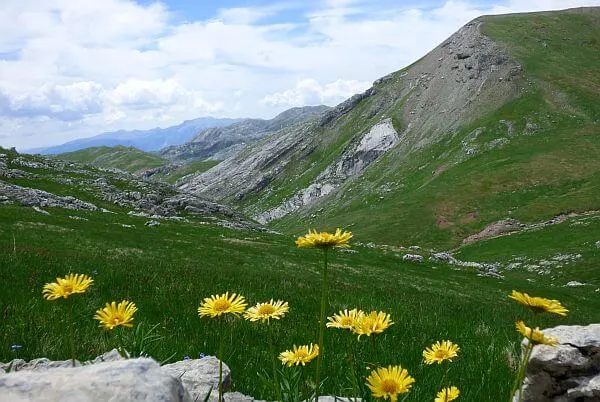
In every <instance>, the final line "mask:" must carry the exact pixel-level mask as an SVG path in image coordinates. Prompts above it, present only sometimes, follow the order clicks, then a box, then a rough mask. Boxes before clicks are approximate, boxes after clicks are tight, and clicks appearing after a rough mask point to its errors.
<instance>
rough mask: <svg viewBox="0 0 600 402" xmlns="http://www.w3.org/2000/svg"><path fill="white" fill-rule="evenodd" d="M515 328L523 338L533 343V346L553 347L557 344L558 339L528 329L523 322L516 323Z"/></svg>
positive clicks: (538, 330) (535, 329)
mask: <svg viewBox="0 0 600 402" xmlns="http://www.w3.org/2000/svg"><path fill="white" fill-rule="evenodd" d="M516 327H517V331H519V332H520V333H521V335H523V336H524V337H525V338H527V339H529V340H530V341H531V342H533V344H539V343H541V344H544V345H549V346H554V345H556V344H557V343H558V339H556V338H554V337H551V336H546V335H544V333H543V332H542V331H540V329H539V328H534V329H531V328H529V327H528V326H526V325H525V323H524V322H523V321H517V324H516Z"/></svg>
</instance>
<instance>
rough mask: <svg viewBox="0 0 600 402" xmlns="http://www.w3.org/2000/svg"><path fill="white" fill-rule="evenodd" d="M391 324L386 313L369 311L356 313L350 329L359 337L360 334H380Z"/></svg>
mask: <svg viewBox="0 0 600 402" xmlns="http://www.w3.org/2000/svg"><path fill="white" fill-rule="evenodd" d="M393 324H394V323H393V322H392V319H391V317H390V315H389V314H388V313H384V312H383V311H380V312H377V311H371V313H369V314H359V315H357V317H356V322H355V324H354V326H353V327H352V331H353V332H354V333H355V334H357V335H358V338H359V339H360V337H361V336H362V335H366V336H371V334H380V333H382V332H383V331H385V330H386V329H387V328H388V327H389V326H390V325H393Z"/></svg>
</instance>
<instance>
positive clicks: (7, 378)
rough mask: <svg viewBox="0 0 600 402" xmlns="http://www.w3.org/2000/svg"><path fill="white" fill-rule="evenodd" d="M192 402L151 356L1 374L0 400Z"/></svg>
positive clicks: (177, 380) (179, 383) (11, 401)
mask: <svg viewBox="0 0 600 402" xmlns="http://www.w3.org/2000/svg"><path fill="white" fill-rule="evenodd" d="M9 401H10V402H25V401H27V402H38V401H39V402H42V401H44V402H46V401H61V402H99V401H132V402H133V401H163V402H192V399H191V398H190V396H189V394H188V392H187V391H186V390H185V389H184V387H183V385H182V383H181V381H180V380H179V379H178V378H176V377H174V376H171V375H169V374H167V373H165V372H164V371H163V370H162V369H161V367H160V366H159V365H158V363H156V362H155V361H154V360H152V359H131V360H120V361H114V362H107V363H99V364H91V365H87V366H83V367H77V368H54V369H50V370H46V371H41V372H36V371H17V372H11V373H9V374H6V375H2V376H0V402H9Z"/></svg>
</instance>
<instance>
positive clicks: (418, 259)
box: [402, 254, 423, 262]
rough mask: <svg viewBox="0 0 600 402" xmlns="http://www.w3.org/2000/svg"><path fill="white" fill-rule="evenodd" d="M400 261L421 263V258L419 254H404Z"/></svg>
mask: <svg viewBox="0 0 600 402" xmlns="http://www.w3.org/2000/svg"><path fill="white" fill-rule="evenodd" d="M402 259H403V260H404V261H412V262H423V256H422V255H419V254H404V255H403V256H402Z"/></svg>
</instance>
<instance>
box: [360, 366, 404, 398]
mask: <svg viewBox="0 0 600 402" xmlns="http://www.w3.org/2000/svg"><path fill="white" fill-rule="evenodd" d="M414 382H415V379H414V378H412V377H411V376H409V375H408V371H406V369H403V368H402V367H401V366H388V367H387V368H385V367H382V368H378V369H377V370H373V371H372V372H371V375H369V377H367V386H368V387H369V388H370V389H371V392H372V393H373V396H374V397H375V398H383V399H388V398H389V399H390V400H391V401H392V402H396V401H397V400H398V394H404V393H406V392H408V391H410V387H412V384H413V383H414Z"/></svg>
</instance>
